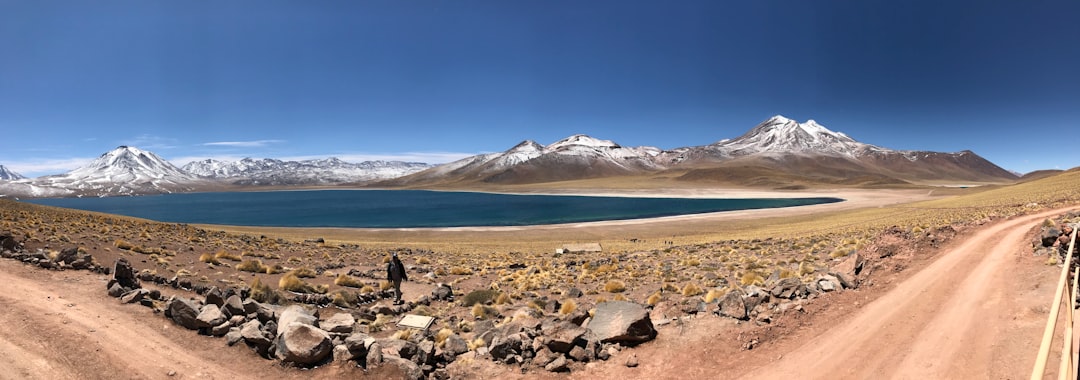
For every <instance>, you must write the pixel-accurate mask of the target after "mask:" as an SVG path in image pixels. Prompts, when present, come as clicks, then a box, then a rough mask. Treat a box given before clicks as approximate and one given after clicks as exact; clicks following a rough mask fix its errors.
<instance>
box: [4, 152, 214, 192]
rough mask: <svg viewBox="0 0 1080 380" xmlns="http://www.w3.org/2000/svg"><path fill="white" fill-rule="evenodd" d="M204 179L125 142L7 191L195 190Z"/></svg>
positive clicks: (12, 184)
mask: <svg viewBox="0 0 1080 380" xmlns="http://www.w3.org/2000/svg"><path fill="white" fill-rule="evenodd" d="M200 184H202V181H201V180H200V179H198V178H197V177H195V176H193V175H191V174H188V173H187V172H185V171H183V170H180V168H177V167H176V166H174V165H173V164H171V163H169V162H168V161H165V160H163V159H162V158H161V157H158V156H157V155H156V154H154V153H152V152H148V151H144V150H142V149H139V148H135V147H129V146H121V147H118V148H116V149H113V150H111V151H108V152H106V153H105V154H102V155H101V156H100V157H98V158H96V159H94V160H93V161H90V163H88V164H86V165H85V166H82V167H80V168H78V169H75V170H72V171H70V172H67V173H64V174H60V175H52V176H45V177H38V178H34V179H23V180H18V181H11V182H8V183H6V184H5V185H4V186H3V188H0V191H3V193H4V194H5V195H14V196H27V197H59V196H72V195H76V196H109V195H134V194H154V193H172V192H185V191H192V190H194V189H195V188H196V187H197V186H199V185H200Z"/></svg>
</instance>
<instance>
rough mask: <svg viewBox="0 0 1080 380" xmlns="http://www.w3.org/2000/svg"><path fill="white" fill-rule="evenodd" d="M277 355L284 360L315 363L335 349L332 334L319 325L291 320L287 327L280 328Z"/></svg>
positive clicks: (304, 363) (306, 363)
mask: <svg viewBox="0 0 1080 380" xmlns="http://www.w3.org/2000/svg"><path fill="white" fill-rule="evenodd" d="M279 330H281V331H282V332H281V334H280V335H278V338H277V341H276V342H275V343H276V344H277V352H276V354H277V357H278V358H280V359H281V360H282V361H284V362H289V363H296V364H303V365H313V364H317V363H319V362H322V361H323V360H325V359H326V358H327V357H328V356H330V353H331V351H332V350H333V344H332V343H331V341H330V334H327V333H326V331H323V330H321V329H319V328H318V327H315V326H312V325H309V324H306V323H303V322H290V323H289V324H288V325H286V326H285V328H283V329H282V328H279Z"/></svg>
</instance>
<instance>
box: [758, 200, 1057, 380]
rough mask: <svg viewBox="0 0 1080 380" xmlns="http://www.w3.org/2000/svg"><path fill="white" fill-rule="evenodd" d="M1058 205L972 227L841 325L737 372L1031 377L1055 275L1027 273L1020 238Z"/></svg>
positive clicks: (1026, 258)
mask: <svg viewBox="0 0 1080 380" xmlns="http://www.w3.org/2000/svg"><path fill="white" fill-rule="evenodd" d="M1061 212H1062V210H1057V211H1054V212H1044V213H1040V214H1036V215H1030V216H1025V217H1021V218H1017V219H1014V220H1010V221H1005V222H1002V223H998V224H996V225H993V226H990V227H988V228H984V229H982V230H980V231H978V232H977V233H975V234H974V235H972V236H971V237H969V238H968V239H966V240H964V241H962V242H960V243H959V244H957V245H956V246H955V247H954V248H952V249H950V250H948V251H946V252H943V253H942V254H941V255H940V256H939V258H938V259H937V260H936V261H934V262H933V263H931V264H930V265H928V266H927V267H926V268H924V269H923V270H921V271H919V272H918V273H915V274H914V275H912V276H911V277H909V278H907V279H905V280H904V281H903V282H901V283H899V284H898V285H897V286H896V287H895V288H894V289H892V290H891V291H889V292H888V293H887V294H885V295H883V296H882V297H881V298H878V299H877V300H875V301H873V302H871V303H869V304H867V305H866V306H865V307H863V308H861V309H858V311H857V312H856V314H855V315H853V316H851V317H850V318H847V319H846V320H845V321H844V322H842V323H840V324H838V325H836V326H834V327H832V328H830V329H828V330H827V331H826V332H824V333H823V334H821V335H819V336H817V337H815V338H813V339H810V340H809V341H807V342H805V343H804V344H802V345H801V347H799V348H797V349H795V350H792V351H791V352H788V353H784V354H783V355H782V357H781V358H780V359H779V360H775V361H773V362H769V363H763V364H764V365H762V366H760V367H759V368H757V369H756V370H755V371H752V372H750V373H748V374H746V375H745V376H743V378H746V379H782V378H802V379H824V378H830V379H837V378H852V379H869V378H879V379H880V378H904V379H976V378H978V379H991V378H992V379H1016V378H1025V377H1028V376H1029V375H1030V373H1031V366H1032V365H1033V363H1034V359H1035V355H1036V353H1037V351H1038V344H1039V340H1040V339H1041V334H1042V327H1043V325H1044V323H1045V321H1046V316H1047V313H1048V311H1049V306H1050V302H1051V298H1052V294H1053V287H1054V285H1055V283H1054V282H1055V281H1056V277H1053V276H1051V277H1053V278H1052V279H1047V278H1046V277H1047V276H1046V274H1047V273H1048V272H1047V271H1045V270H1042V271H1039V270H1035V271H1033V270H1032V268H1031V260H1032V258H1031V257H1030V250H1029V248H1028V242H1027V241H1026V240H1025V239H1024V236H1025V234H1026V233H1027V232H1028V231H1030V228H1031V227H1033V226H1035V225H1037V224H1038V222H1039V221H1041V220H1042V219H1043V218H1046V217H1049V216H1052V215H1057V214H1060V213H1061ZM1053 272H1056V271H1053ZM1047 294H1049V295H1047ZM1052 367H1053V369H1051V370H1049V371H1048V373H1049V372H1054V371H1055V370H1056V366H1052Z"/></svg>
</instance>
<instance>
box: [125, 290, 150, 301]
mask: <svg viewBox="0 0 1080 380" xmlns="http://www.w3.org/2000/svg"><path fill="white" fill-rule="evenodd" d="M148 294H150V292H149V291H147V290H146V289H135V290H132V291H130V292H127V293H124V295H123V296H120V302H123V303H136V302H139V301H142V300H143V298H146V296H147V295H148Z"/></svg>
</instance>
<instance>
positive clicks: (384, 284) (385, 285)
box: [379, 280, 394, 290]
mask: <svg viewBox="0 0 1080 380" xmlns="http://www.w3.org/2000/svg"><path fill="white" fill-rule="evenodd" d="M393 287H394V284H393V283H391V282H390V281H386V280H382V281H379V290H390V289H392V288H393Z"/></svg>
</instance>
